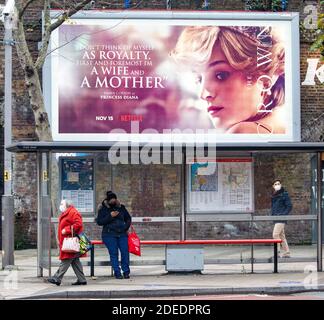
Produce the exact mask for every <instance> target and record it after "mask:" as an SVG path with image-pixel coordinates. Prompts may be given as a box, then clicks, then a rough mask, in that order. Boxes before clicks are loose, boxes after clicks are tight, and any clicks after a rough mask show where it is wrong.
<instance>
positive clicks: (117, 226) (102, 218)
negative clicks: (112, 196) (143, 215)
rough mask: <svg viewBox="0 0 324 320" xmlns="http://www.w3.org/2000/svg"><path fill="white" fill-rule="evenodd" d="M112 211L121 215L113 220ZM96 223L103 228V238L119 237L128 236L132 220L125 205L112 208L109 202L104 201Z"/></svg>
mask: <svg viewBox="0 0 324 320" xmlns="http://www.w3.org/2000/svg"><path fill="white" fill-rule="evenodd" d="M112 211H118V212H119V214H118V215H117V216H116V217H114V218H113V217H112V216H111V212H112ZM96 222H97V224H98V225H99V226H103V228H102V237H104V236H114V237H119V236H121V235H126V234H127V231H128V229H129V227H130V225H131V223H132V218H131V216H130V214H129V213H128V211H127V209H126V207H125V206H124V205H122V204H120V205H117V206H115V207H110V206H109V205H108V204H107V201H103V202H102V205H101V207H100V208H99V210H98V216H97V219H96Z"/></svg>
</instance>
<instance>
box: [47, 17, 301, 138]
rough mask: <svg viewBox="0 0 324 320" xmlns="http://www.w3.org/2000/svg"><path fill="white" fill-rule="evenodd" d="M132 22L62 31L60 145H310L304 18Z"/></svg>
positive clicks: (55, 70) (57, 87) (93, 23)
mask: <svg viewBox="0 0 324 320" xmlns="http://www.w3.org/2000/svg"><path fill="white" fill-rule="evenodd" d="M52 16H53V19H54V17H55V11H53V14H52ZM125 17H126V16H125V15H123V14H120V13H116V12H110V11H109V13H108V12H105V11H103V12H93V11H91V12H88V11H87V12H81V13H79V14H78V15H75V16H74V17H73V18H71V19H69V20H68V21H66V22H65V23H64V24H63V25H61V26H60V27H59V28H58V29H56V30H55V31H54V32H53V33H52V37H51V50H52V54H51V56H50V59H49V61H48V63H47V67H46V68H45V71H46V72H47V73H46V72H45V75H48V76H49V77H47V76H46V78H50V79H51V88H50V89H49V88H45V91H46V92H47V102H48V103H47V104H48V105H50V106H51V112H50V116H51V122H52V128H53V136H54V139H55V140H61V141H64V140H65V141H67V140H69V141H75V140H79V141H134V140H136V141H137V142H144V143H145V142H161V141H162V139H163V141H171V142H183V141H188V140H186V139H189V140H190V141H197V142H199V141H204V142H205V141H206V139H207V138H212V141H213V142H215V141H216V142H217V141H219V142H223V141H225V142H228V141H230V142H231V141H235V142H247V141H254V142H259V141H260V142H264V141H298V140H300V105H299V48H298V46H297V47H296V46H295V45H293V43H299V39H298V36H299V29H298V28H299V22H298V20H299V18H298V14H295V13H286V12H285V13H248V12H240V13H234V12H231V13H226V12H217V13H216V12H214V13H212V12H199V13H193V12H191V13H190V12H172V13H167V12H127V18H125ZM292 48H294V49H293V50H292ZM48 73H50V74H48ZM208 141H209V140H208Z"/></svg>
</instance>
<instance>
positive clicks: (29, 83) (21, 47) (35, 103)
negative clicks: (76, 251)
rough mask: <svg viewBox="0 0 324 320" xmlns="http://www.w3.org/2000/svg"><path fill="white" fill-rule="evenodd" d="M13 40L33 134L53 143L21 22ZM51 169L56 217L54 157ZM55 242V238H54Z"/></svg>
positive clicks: (56, 198)
mask: <svg viewBox="0 0 324 320" xmlns="http://www.w3.org/2000/svg"><path fill="white" fill-rule="evenodd" d="M14 35H15V40H16V43H17V45H16V46H17V54H18V58H19V60H20V64H21V67H22V68H23V70H24V74H25V82H26V87H27V90H28V95H29V100H30V105H31V108H32V110H33V113H34V118H35V132H36V135H37V137H38V140H39V141H53V138H52V133H51V128H50V124H49V119H48V115H47V112H46V110H45V103H44V97H43V92H42V87H41V82H40V79H39V74H38V72H37V69H36V68H35V64H34V62H33V60H32V56H31V53H30V51H29V48H28V45H27V42H26V38H25V32H24V27H23V23H22V21H18V24H17V29H16V30H15V33H14ZM50 169H51V171H52V172H51V190H50V197H51V202H52V214H53V216H55V217H57V215H58V201H59V199H58V194H59V192H58V191H59V189H58V188H59V186H58V174H59V169H58V163H57V161H56V159H55V155H53V157H52V158H51V159H50ZM55 234H56V235H57V225H55ZM55 238H56V240H57V236H56V237H55Z"/></svg>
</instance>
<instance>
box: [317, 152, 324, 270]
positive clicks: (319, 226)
mask: <svg viewBox="0 0 324 320" xmlns="http://www.w3.org/2000/svg"><path fill="white" fill-rule="evenodd" d="M316 172H317V177H316V182H317V192H316V201H317V271H323V261H322V232H323V226H322V224H323V221H322V211H323V209H322V194H323V190H322V180H323V174H322V159H321V152H317V170H316Z"/></svg>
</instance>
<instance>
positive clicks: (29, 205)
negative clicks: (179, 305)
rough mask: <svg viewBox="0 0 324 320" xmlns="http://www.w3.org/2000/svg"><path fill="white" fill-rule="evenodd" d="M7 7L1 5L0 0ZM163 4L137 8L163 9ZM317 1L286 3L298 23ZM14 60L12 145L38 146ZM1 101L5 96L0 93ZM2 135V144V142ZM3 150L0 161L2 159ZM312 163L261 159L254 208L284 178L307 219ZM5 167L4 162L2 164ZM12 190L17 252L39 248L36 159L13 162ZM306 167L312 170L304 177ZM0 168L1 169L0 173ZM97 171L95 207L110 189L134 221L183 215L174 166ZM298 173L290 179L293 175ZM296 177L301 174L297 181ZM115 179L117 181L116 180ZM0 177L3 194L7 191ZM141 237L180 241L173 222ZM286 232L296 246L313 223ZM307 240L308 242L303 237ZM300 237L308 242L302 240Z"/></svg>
mask: <svg viewBox="0 0 324 320" xmlns="http://www.w3.org/2000/svg"><path fill="white" fill-rule="evenodd" d="M1 3H3V1H1ZM96 3H97V7H98V8H101V7H102V3H105V5H106V8H109V9H122V7H123V3H124V1H120V0H113V1H110V2H107V1H103V2H100V1H97V2H96ZM165 3H166V2H165V1H157V0H155V1H154V0H152V1H133V2H132V5H133V6H134V7H136V9H162V10H163V9H165ZM172 3H173V4H172V8H173V9H179V10H192V9H195V1H194V0H182V1H175V0H174V1H173V2H172ZM317 3H318V1H299V0H298V1H297V0H293V1H289V8H288V9H289V10H290V11H299V12H300V13H301V21H302V20H303V17H304V16H305V14H304V13H303V8H304V6H305V5H307V4H317ZM41 8H42V5H41V1H38V2H37V3H36V4H33V5H32V6H31V7H30V9H29V10H28V14H27V15H26V19H25V22H26V24H27V25H28V31H27V35H26V37H27V39H28V42H29V45H30V48H31V50H32V52H33V53H34V55H36V53H37V43H38V41H40V40H41V24H40V20H41ZM210 9H213V10H244V4H243V2H242V1H241V0H227V1H210ZM0 38H3V28H2V26H0ZM301 40H302V42H301V44H300V51H301V62H300V68H301V80H302V81H303V79H304V78H305V74H306V69H307V61H306V60H307V58H309V57H318V56H319V54H318V53H317V52H314V53H310V52H309V47H310V43H309V42H308V41H307V40H306V37H304V36H303V35H302V36H301ZM13 53H14V60H13V90H14V97H13V137H14V139H15V140H36V136H35V133H34V128H33V127H34V119H33V114H32V112H31V110H30V107H29V103H28V96H27V95H26V88H25V84H24V76H23V73H22V70H21V68H20V65H19V62H18V59H17V55H16V52H15V50H13ZM3 58H4V52H3V47H1V48H0V59H2V61H3ZM3 74H4V65H3V64H0V88H3V81H4V78H3ZM316 81H317V84H316V86H302V87H301V110H302V114H301V126H302V127H301V131H302V140H303V141H324V140H323V132H324V130H323V129H324V128H323V127H324V122H323V121H322V118H321V116H322V114H323V108H324V92H323V90H324V86H323V85H320V84H319V81H318V79H317V80H316ZM0 96H3V91H1V90H0ZM1 133H2V131H1V128H0V139H1ZM2 150H3V148H1V152H0V159H2V157H3V152H2ZM307 157H309V156H298V157H297V158H294V157H293V156H290V155H288V156H280V157H279V156H278V155H267V156H262V155H260V156H258V157H257V158H256V165H255V201H256V209H257V213H258V214H267V213H268V211H269V192H270V190H269V185H270V184H271V181H272V179H273V178H274V177H278V176H280V177H281V178H282V179H283V181H284V184H285V185H286V186H287V189H288V191H289V192H290V193H291V195H292V199H293V202H294V210H296V212H298V213H300V214H304V213H305V214H307V213H309V210H310V193H309V185H310V168H309V159H308V158H307ZM1 163H2V162H1ZM13 166H14V183H13V189H14V192H15V193H16V200H15V213H16V225H15V226H16V243H17V245H18V246H23V245H28V246H35V244H36V199H35V194H36V190H37V186H36V180H35V178H36V163H35V156H33V155H28V154H24V155H15V156H14V163H13ZM305 166H306V168H307V170H305ZM0 169H1V168H0ZM98 170H99V172H100V173H101V177H102V178H101V179H97V182H98V184H97V203H99V201H100V199H102V197H103V196H104V194H105V192H106V191H107V190H106V189H111V188H113V189H114V190H115V191H116V192H117V193H118V195H119V196H120V197H121V199H122V200H123V201H124V202H125V204H126V205H127V207H128V208H130V210H132V212H133V213H134V215H138V216H145V215H168V216H170V215H178V214H179V210H180V209H179V208H180V206H179V204H180V186H179V177H180V175H179V167H177V166H165V167H162V166H145V167H143V166H139V165H137V166H129V167H128V166H123V165H120V166H116V167H113V168H112V167H110V166H107V164H106V162H105V161H104V160H101V161H100V160H99V161H98ZM292 172H293V173H294V175H292V174H291V173H292ZM297 172H298V174H296V173H297ZM111 176H112V178H111ZM1 179H2V175H1V177H0V191H1V187H2V185H3V183H1V182H2V180H1ZM86 228H88V229H89V232H90V233H91V234H93V235H94V236H96V237H97V236H98V235H99V233H100V228H98V227H96V226H94V225H91V226H87V227H86ZM137 228H138V232H139V233H140V234H141V235H142V237H143V238H145V239H150V238H154V239H157V238H163V237H164V238H170V239H173V238H177V237H178V235H179V224H178V223H177V224H175V223H168V224H167V227H166V228H163V227H162V225H161V224H159V223H154V224H153V223H152V224H148V225H138V227H137ZM271 228H272V225H271V224H268V223H263V224H261V223H258V224H257V225H253V226H252V228H251V226H250V227H247V226H246V224H244V223H237V224H232V223H224V224H221V225H219V224H215V223H211V224H210V223H190V224H189V228H188V237H189V238H198V237H226V236H228V235H231V236H235V233H237V234H239V235H244V234H248V233H249V232H250V233H251V232H255V233H256V234H258V235H261V234H267V235H269V236H270V235H271V234H270V232H271ZM288 230H289V233H290V235H291V236H292V240H293V241H296V242H300V241H308V240H309V239H310V235H311V226H310V224H309V223H299V224H298V225H297V224H296V225H295V224H294V223H292V224H289V226H288ZM304 234H305V237H304V236H303V235H304ZM300 237H304V238H305V239H304V238H303V239H302V240H301V239H300Z"/></svg>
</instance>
